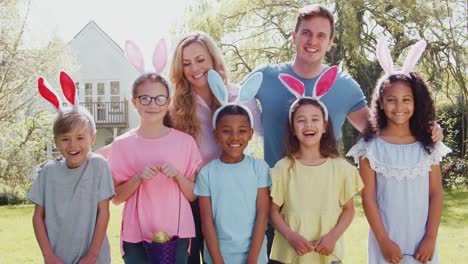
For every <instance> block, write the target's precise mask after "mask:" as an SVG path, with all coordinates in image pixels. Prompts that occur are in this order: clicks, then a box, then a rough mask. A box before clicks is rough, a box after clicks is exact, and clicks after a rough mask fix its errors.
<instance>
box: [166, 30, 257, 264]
mask: <svg viewBox="0 0 468 264" xmlns="http://www.w3.org/2000/svg"><path fill="white" fill-rule="evenodd" d="M211 69H214V70H215V71H217V72H218V73H219V75H221V78H222V79H223V80H224V82H225V84H226V87H228V90H229V91H228V92H229V97H230V98H229V101H232V100H233V98H234V97H236V96H237V94H238V87H237V86H235V85H233V84H230V83H229V81H228V71H227V69H226V65H225V62H224V58H223V55H222V53H221V50H220V49H219V48H218V46H217V45H216V43H215V42H214V41H213V39H212V38H211V37H210V36H209V35H208V34H206V33H205V32H202V31H194V32H191V33H189V34H187V35H186V36H185V37H183V38H182V39H181V40H180V41H179V43H178V44H177V46H176V48H175V50H174V56H173V58H172V64H171V68H170V74H169V75H170V79H171V83H172V85H173V87H174V97H173V99H172V105H171V117H172V120H173V123H174V126H175V128H177V129H179V130H181V131H183V132H185V133H188V134H190V135H192V136H193V137H194V138H195V140H196V141H197V143H198V146H199V148H200V152H201V154H202V158H203V162H204V163H207V162H209V161H211V160H213V159H216V158H219V156H220V154H221V148H220V147H219V145H217V144H216V142H215V139H214V134H213V127H212V123H211V120H212V115H213V112H214V111H215V110H216V109H217V108H219V106H220V103H219V102H218V101H217V100H216V98H215V97H214V95H213V93H212V92H211V89H210V87H209V85H208V77H207V73H208V71H209V70H211ZM248 107H249V108H250V110H251V111H252V114H253V116H254V119H256V120H258V121H257V122H254V124H260V122H259V119H260V118H259V117H260V111H259V109H258V107H257V104H256V102H255V100H252V101H251V102H249V105H248ZM260 130H261V127H260V126H257V125H256V131H257V132H258V131H260ZM192 211H193V214H194V219H195V226H196V231H197V237H196V238H195V239H193V240H192V244H191V252H190V258H189V263H190V264H193V263H197V264H198V263H200V257H199V255H200V252H202V251H203V236H202V234H201V223H200V214H199V208H198V201H196V202H194V203H192Z"/></svg>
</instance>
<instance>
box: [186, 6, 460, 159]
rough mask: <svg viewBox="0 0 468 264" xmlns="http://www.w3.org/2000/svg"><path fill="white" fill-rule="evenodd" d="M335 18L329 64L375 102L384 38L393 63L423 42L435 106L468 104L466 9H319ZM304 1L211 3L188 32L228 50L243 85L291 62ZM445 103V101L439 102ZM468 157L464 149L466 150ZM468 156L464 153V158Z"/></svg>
mask: <svg viewBox="0 0 468 264" xmlns="http://www.w3.org/2000/svg"><path fill="white" fill-rule="evenodd" d="M315 2H316V3H321V4H324V5H325V6H327V7H329V8H330V10H332V12H333V13H334V14H335V19H336V23H335V30H336V32H335V39H334V43H335V44H334V46H333V48H332V49H331V50H330V52H329V53H328V55H327V57H326V60H327V63H329V64H334V65H341V66H342V68H343V69H344V70H346V71H347V72H349V73H350V74H351V75H352V76H353V77H354V79H355V80H356V81H357V82H358V83H359V84H360V85H361V88H362V89H363V91H364V93H365V94H366V95H367V97H368V98H370V95H371V91H372V90H373V87H374V86H375V83H376V81H377V80H378V78H379V77H380V76H381V75H382V69H381V67H380V66H379V64H378V62H377V61H376V59H375V56H374V54H375V46H376V43H377V41H378V39H379V38H380V37H386V38H387V39H388V40H389V43H391V45H392V46H391V50H392V53H393V54H392V56H393V58H399V59H400V60H402V59H403V58H404V56H400V55H401V54H402V53H405V52H407V48H408V47H409V46H411V45H412V44H414V43H415V42H416V41H418V40H419V39H421V38H424V39H426V41H427V42H428V47H427V49H426V52H425V53H424V54H423V59H422V61H421V62H420V63H419V64H418V65H419V66H418V70H419V71H420V72H422V73H423V75H425V76H426V79H427V80H428V82H429V84H430V85H431V86H432V87H433V88H434V94H435V95H436V96H437V99H438V100H437V101H438V102H441V101H445V102H447V103H450V102H455V101H456V99H455V98H456V97H457V96H459V97H461V98H462V100H461V101H462V102H467V99H468V93H467V89H466V72H467V62H466V61H467V60H466V55H467V34H466V29H467V27H466V17H467V6H466V2H465V1H456V0H445V1H435V0H432V1H403V0H400V1H392V2H389V1H383V0H335V1H330V0H328V1H315ZM305 4H306V3H304V2H303V1H295V0H289V1H278V0H273V1H267V0H253V1H249V0H241V1H234V3H233V1H227V0H219V1H209V0H205V1H203V2H202V3H201V4H194V5H193V6H191V7H190V8H189V9H188V11H187V12H188V14H187V17H188V19H187V21H186V23H185V24H183V27H186V28H187V29H188V30H196V29H198V30H203V31H206V32H207V33H208V34H210V35H211V36H212V37H213V38H214V39H215V40H216V41H217V42H218V44H219V46H220V47H221V49H222V50H223V52H224V54H225V57H226V61H227V63H228V65H229V68H230V70H231V72H232V76H233V78H232V79H233V80H234V81H239V80H241V79H243V78H245V76H246V75H247V74H248V73H249V72H251V71H252V70H253V69H255V68H256V67H258V66H259V65H261V64H270V63H277V62H283V61H290V60H292V59H293V56H294V49H293V47H292V46H291V32H292V28H293V25H294V23H295V21H294V20H295V15H296V14H297V10H298V9H299V8H300V7H302V6H304V5H305ZM439 99H440V100H439ZM462 107H463V109H465V110H464V111H462V112H463V120H464V125H463V129H462V130H463V131H465V132H464V136H463V140H464V141H463V142H466V138H467V136H466V135H467V134H468V126H467V123H468V122H467V121H468V119H467V118H468V117H467V116H468V114H467V107H466V103H464V105H462ZM344 130H345V131H344V133H343V143H344V145H345V149H348V148H349V147H350V146H351V145H352V144H353V143H354V138H355V136H356V135H357V132H356V131H353V130H352V128H351V126H350V125H349V124H348V125H346V126H345V129H344ZM464 149H466V146H465V147H464ZM464 152H465V151H463V153H464Z"/></svg>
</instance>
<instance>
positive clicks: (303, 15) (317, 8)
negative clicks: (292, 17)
mask: <svg viewBox="0 0 468 264" xmlns="http://www.w3.org/2000/svg"><path fill="white" fill-rule="evenodd" d="M314 17H323V18H326V19H328V21H330V28H331V32H330V39H332V38H333V36H334V35H335V18H334V17H333V14H332V12H331V11H330V10H328V8H326V7H325V6H323V5H318V4H313V5H307V6H304V7H303V8H301V9H299V14H298V15H297V19H296V25H295V26H294V32H296V33H297V31H298V30H299V26H300V25H301V22H302V21H304V20H309V19H311V18H314Z"/></svg>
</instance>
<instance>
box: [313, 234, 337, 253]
mask: <svg viewBox="0 0 468 264" xmlns="http://www.w3.org/2000/svg"><path fill="white" fill-rule="evenodd" d="M337 240H338V239H337V238H335V237H334V236H333V235H330V234H326V235H324V236H323V237H321V238H320V239H319V240H318V241H317V242H316V243H314V245H313V247H314V248H315V249H314V251H315V252H317V253H319V254H320V255H325V256H329V255H330V254H331V253H333V250H335V245H336V241H337Z"/></svg>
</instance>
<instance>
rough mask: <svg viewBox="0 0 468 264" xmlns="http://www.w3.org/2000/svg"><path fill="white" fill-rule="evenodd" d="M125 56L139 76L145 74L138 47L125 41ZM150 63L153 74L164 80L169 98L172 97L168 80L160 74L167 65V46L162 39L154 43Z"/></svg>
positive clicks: (129, 41) (141, 55)
mask: <svg viewBox="0 0 468 264" xmlns="http://www.w3.org/2000/svg"><path fill="white" fill-rule="evenodd" d="M125 54H126V56H127V60H128V62H130V64H131V65H132V66H133V67H134V68H135V69H136V70H137V71H138V72H139V73H141V74H144V73H145V60H144V59H143V53H142V52H141V49H140V48H139V47H138V45H137V44H136V43H135V42H133V41H131V40H127V41H126V42H125ZM152 63H153V67H154V73H156V74H157V75H159V76H160V77H161V78H163V79H164V81H165V82H166V84H167V86H168V88H169V96H171V95H172V92H173V89H172V85H171V83H170V82H169V80H168V79H167V78H166V77H165V76H164V75H163V74H162V72H163V70H164V68H165V67H166V64H167V46H166V41H165V40H164V39H163V38H162V39H160V40H159V41H158V42H157V43H156V47H155V48H154V51H153V58H152Z"/></svg>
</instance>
